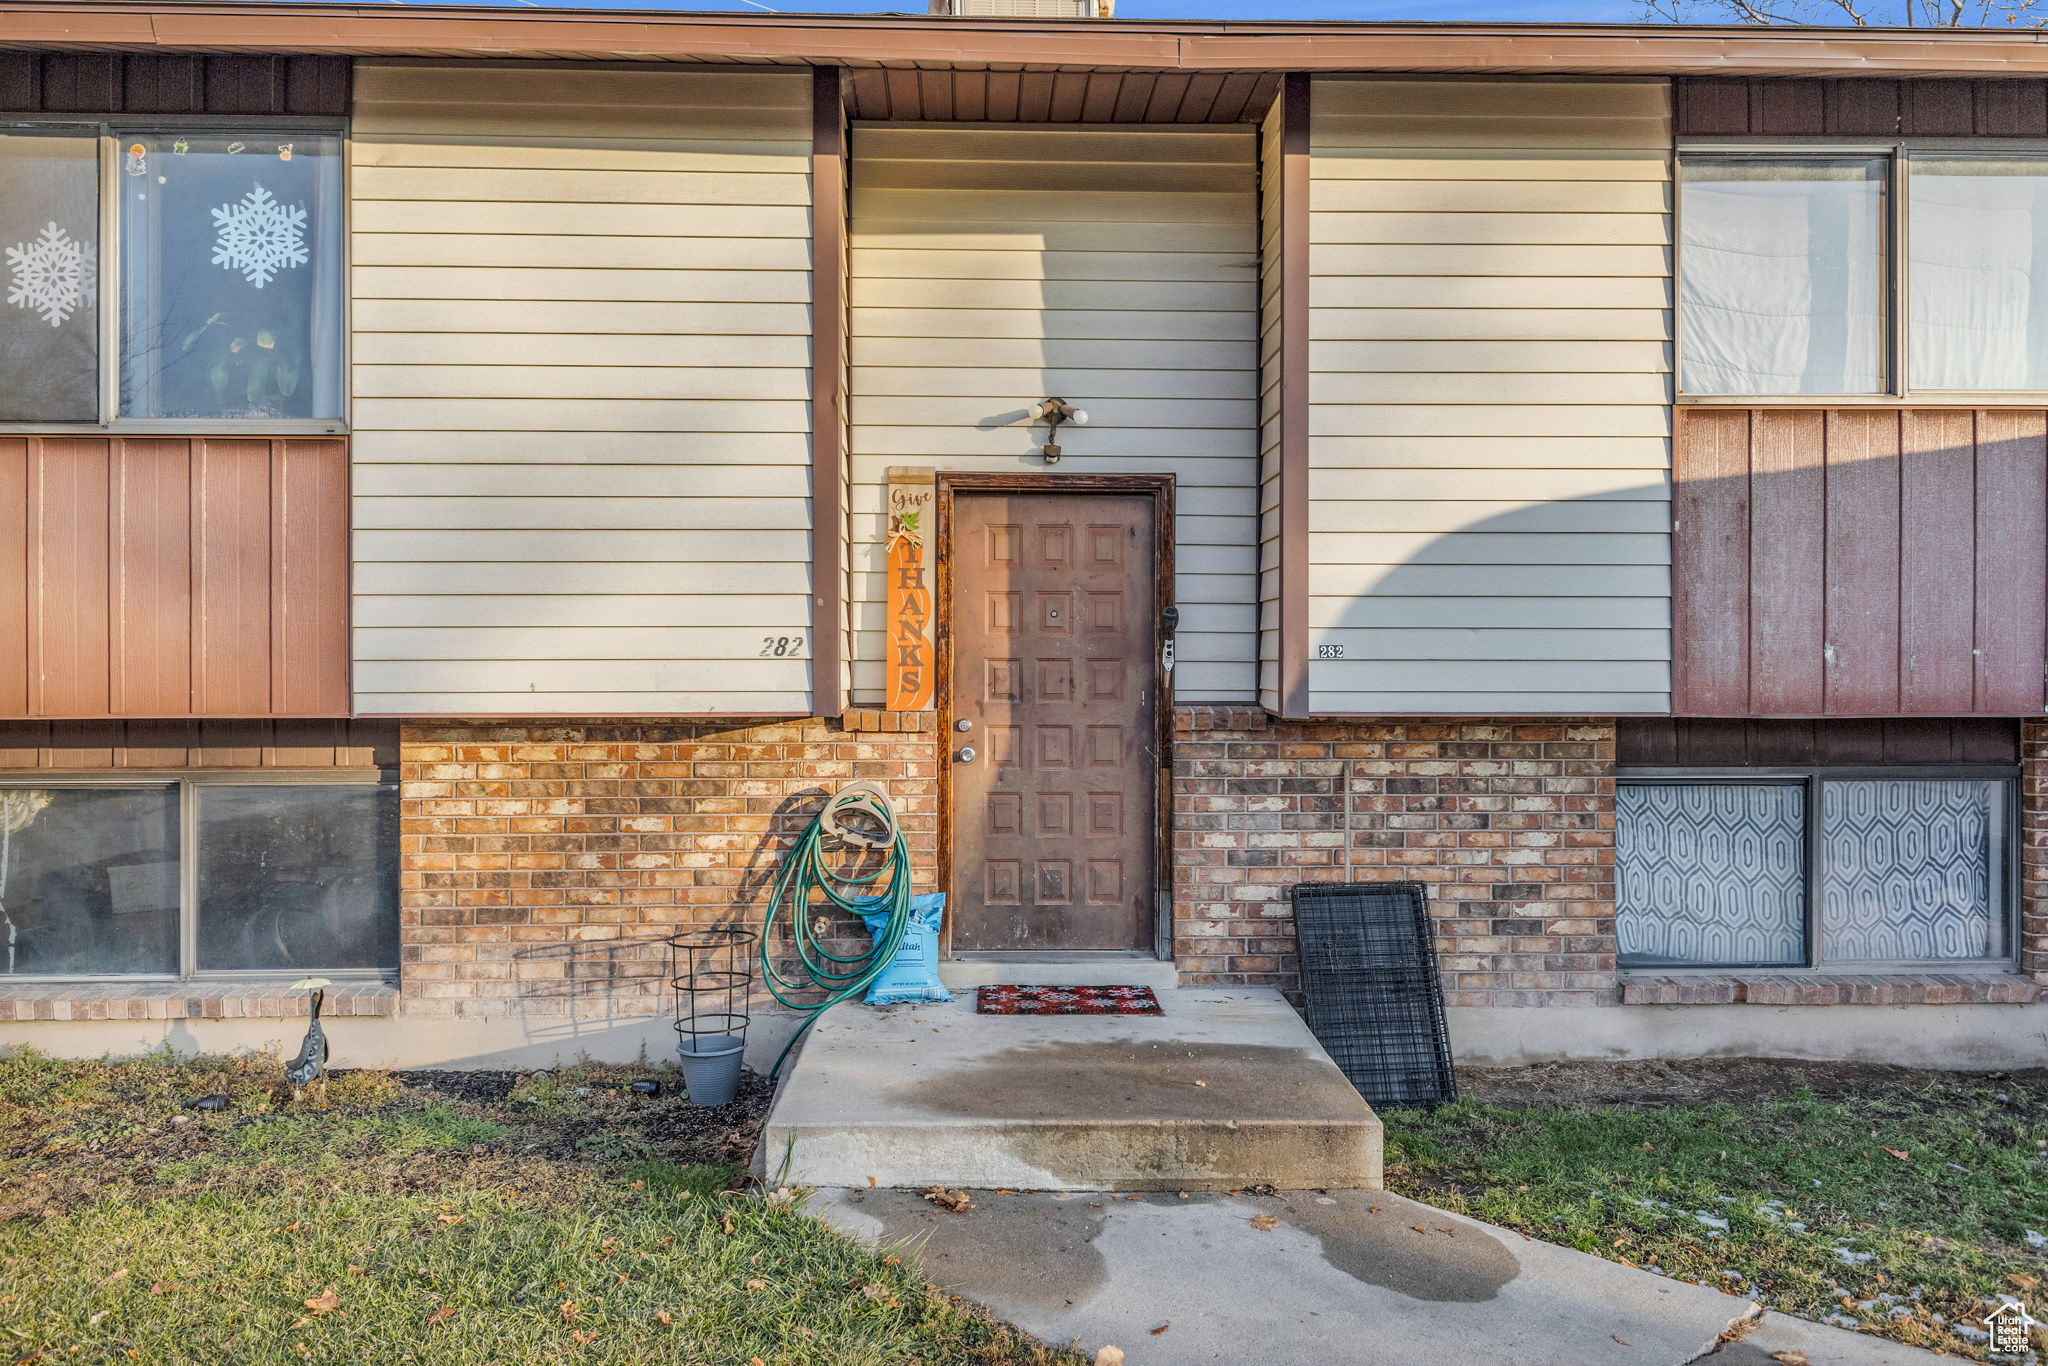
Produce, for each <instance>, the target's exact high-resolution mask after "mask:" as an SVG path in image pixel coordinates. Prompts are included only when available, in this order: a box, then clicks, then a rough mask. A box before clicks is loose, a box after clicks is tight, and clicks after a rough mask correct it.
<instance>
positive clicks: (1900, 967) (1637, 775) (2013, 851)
mask: <svg viewBox="0 0 2048 1366" xmlns="http://www.w3.org/2000/svg"><path fill="white" fill-rule="evenodd" d="M2019 780H2020V769H2019V766H2018V765H2015V764H1897V765H1892V764H1883V765H1877V764H1862V765H1843V764H1830V765H1810V766H1772V767H1766V766H1763V765H1758V766H1757V767H1755V768H1700V767H1694V766H1668V767H1667V766H1661V765H1633V766H1627V767H1617V768H1616V769H1615V771H1614V782H1615V786H1616V787H1617V788H1619V787H1624V786H1650V785H1659V786H1661V785H1669V784H1674V783H1675V784H1683V785H1686V786H1708V787H1713V786H1721V787H1755V786H1765V785H1768V786H1775V787H1789V786H1798V787H1801V788H1803V789H1804V792H1805V811H1804V819H1805V822H1806V825H1805V829H1804V830H1802V831H1801V839H1800V850H1801V854H1802V861H1803V864H1804V866H1803V868H1802V870H1801V878H1800V886H1801V891H1802V894H1803V895H1804V897H1805V908H1804V911H1805V913H1804V916H1803V917H1802V931H1803V935H1804V939H1805V952H1804V953H1803V955H1802V958H1801V961H1800V962H1797V963H1754V962H1751V963H1683V964H1681V963H1668V964H1666V963H1620V962H1619V949H1618V948H1617V953H1616V957H1617V966H1618V968H1619V970H1620V971H1621V972H1623V973H1653V974H1656V975H1659V976H1670V975H1676V974H1685V973H1690V974H1694V975H1701V976H1726V975H1727V974H1729V973H1731V972H1762V973H1772V974H1779V973H1792V974H1797V975H1805V976H1826V975H1841V974H1852V975H1858V976H1882V975H1886V974H1892V973H1921V972H1986V971H1991V972H1997V971H2005V972H2016V971H2018V970H2019V911H2020V846H2019V838H2020V813H2019ZM1830 782H1977V783H1983V782H1992V783H1997V784H1998V785H1999V787H2000V789H2001V792H2000V799H1999V804H2000V810H1999V812H1998V827H1999V829H2000V830H2001V831H2002V832H2003V835H2004V848H2003V856H2002V857H2001V858H2000V860H1999V865H2000V866H1999V869H1998V875H1999V886H1998V901H1999V904H1998V905H1996V906H1994V907H1993V908H1992V912H1993V920H1994V923H1995V924H1997V925H1998V927H1999V931H2000V933H1999V942H2000V952H1999V953H1997V954H1995V955H1992V956H1990V957H1986V958H1939V959H1846V958H1842V959H1830V958H1828V957H1826V956H1825V955H1824V953H1823V947H1822V946H1823V944H1824V942H1825V940H1824V932H1825V928H1826V927H1825V925H1824V924H1823V923H1822V917H1821V894H1822V891H1823V888H1824V883H1825V869H1824V868H1823V867H1822V863H1821V853H1822V848H1823V838H1824V835H1825V831H1826V825H1825V821H1824V819H1823V812H1822V807H1821V792H1822V789H1823V788H1824V787H1825V786H1826V784H1828V783H1830ZM1614 858H1615V886H1616V890H1617V898H1616V905H1615V915H1616V917H1617V919H1618V918H1619V916H1620V913H1621V907H1620V904H1619V895H1618V893H1619V888H1620V864H1621V844H1620V838H1619V834H1618V827H1617V836H1616V840H1615V850H1614Z"/></svg>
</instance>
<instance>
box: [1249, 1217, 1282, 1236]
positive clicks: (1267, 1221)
mask: <svg viewBox="0 0 2048 1366" xmlns="http://www.w3.org/2000/svg"><path fill="white" fill-rule="evenodd" d="M1252 1227H1253V1228H1255V1229H1257V1230H1259V1232H1261V1233H1264V1232H1266V1231H1267V1230H1268V1229H1276V1228H1278V1227H1280V1220H1279V1219H1278V1218H1276V1217H1275V1216H1273V1215H1271V1214H1261V1215H1258V1216H1256V1217H1254V1218H1253V1220H1252Z"/></svg>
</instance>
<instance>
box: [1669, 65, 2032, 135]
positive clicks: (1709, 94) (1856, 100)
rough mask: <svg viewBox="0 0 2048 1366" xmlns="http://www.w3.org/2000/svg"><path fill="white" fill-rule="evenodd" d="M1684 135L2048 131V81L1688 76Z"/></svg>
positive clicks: (1681, 103) (1680, 94) (1683, 83)
mask: <svg viewBox="0 0 2048 1366" xmlns="http://www.w3.org/2000/svg"><path fill="white" fill-rule="evenodd" d="M1677 85H1678V90H1677V114H1678V135H1679V136H1680V137H1742V136H1771V137H1895V136H1897V137H1926V138H1958V137H1990V138H1997V137H2011V138H2040V137H2048V80H2042V79H2039V78H2036V77H2026V78H2016V79H2008V80H1969V79H1962V78H1950V79H1924V80H1894V79H1889V78H1884V77H1874V76H1847V77H1831V78H1826V79H1811V78H1799V77H1773V76H1748V77H1720V76H1693V77H1683V78H1681V79H1680V80H1679V81H1678V82H1677Z"/></svg>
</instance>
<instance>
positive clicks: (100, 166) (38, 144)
mask: <svg viewBox="0 0 2048 1366" xmlns="http://www.w3.org/2000/svg"><path fill="white" fill-rule="evenodd" d="M341 167H342V161H341V135H340V131H339V129H338V128H337V127H335V126H328V127H325V128H320V127H310V126H302V125H277V124H266V123H253V122H248V121H242V120H220V119H209V120H194V121H191V122H174V123H162V122H159V123H135V122H128V121H110V122H85V123H81V122H75V121H73V122H63V121H56V120H48V121H34V122H14V123H4V124H0V252H4V261H0V265H4V269H0V276H4V279H5V282H6V293H5V297H4V302H0V422H6V423H17V424H56V423H73V424H92V425H100V426H108V425H112V426H119V427H122V428H127V429H134V430H143V431H147V430H157V429H168V428H172V427H175V428H177V429H178V430H181V431H190V430H191V428H192V424H194V423H203V424H205V425H206V426H208V427H209V428H214V427H226V428H228V429H230V430H232V429H234V428H235V427H238V426H248V427H252V428H254V427H257V426H259V425H260V426H261V427H263V428H267V429H283V430H317V431H333V430H338V428H339V424H340V420H341V418H342V380H343V371H342V315H343V293H342V240H341V239H342V231H343V213H342V203H343V196H342V171H341Z"/></svg>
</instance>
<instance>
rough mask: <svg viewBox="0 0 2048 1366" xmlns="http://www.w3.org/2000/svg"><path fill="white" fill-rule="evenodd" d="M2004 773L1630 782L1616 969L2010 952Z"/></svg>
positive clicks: (1801, 774)
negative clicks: (1971, 775) (1998, 774)
mask: <svg viewBox="0 0 2048 1366" xmlns="http://www.w3.org/2000/svg"><path fill="white" fill-rule="evenodd" d="M2011 811H2012V806H2011V780H2010V779H2007V778H2004V777H1998V778H1990V777H1985V778H1974V777H1929V776H1921V775H1917V774H1916V775H1912V776H1906V775H1899V776H1885V775H1884V773H1883V770H1876V771H1873V772H1871V773H1870V774H1868V775H1864V774H1843V773H1839V772H1824V771H1821V770H1807V771H1796V772H1784V771H1778V772H1773V773H1772V774H1770V775H1769V776H1762V775H1752V774H1748V773H1742V774H1731V773H1693V774H1686V775H1682V776H1668V777H1660V778H1654V779H1652V778H1636V779H1628V778H1625V779H1623V780H1622V781H1621V782H1620V783H1619V784H1618V786H1617V789H1616V795H1615V846H1616V848H1615V865H1616V867H1615V882H1616V887H1615V937H1616V941H1617V949H1618V952H1619V957H1620V961H1621V963H1622V966H1624V967H1829V968H1835V969H1841V968H1844V967H1897V966H1905V965H1928V966H1940V965H1955V964H1980V963H1995V962H1998V961H2000V960H2003V959H2006V958H2007V957H2009V955H2010V954H2011V939H2010V924H2011V919H2012V888H2011V878H2010V874H2009V870H2008V863H2009V860H2010V857H2011V833H2010V826H2011V819H2012V817H2011Z"/></svg>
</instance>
